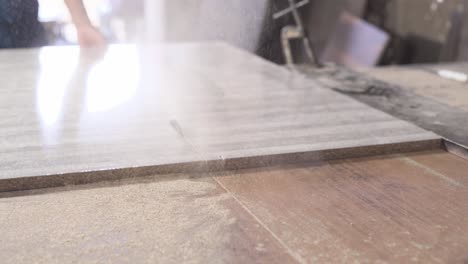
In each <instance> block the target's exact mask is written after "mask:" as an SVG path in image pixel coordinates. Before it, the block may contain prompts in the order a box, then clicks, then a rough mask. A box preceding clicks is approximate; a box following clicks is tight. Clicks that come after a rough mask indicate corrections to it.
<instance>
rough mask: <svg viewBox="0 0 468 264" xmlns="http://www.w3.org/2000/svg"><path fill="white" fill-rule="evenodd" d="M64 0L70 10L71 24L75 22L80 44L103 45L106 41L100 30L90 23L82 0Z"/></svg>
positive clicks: (85, 45) (87, 45)
mask: <svg viewBox="0 0 468 264" xmlns="http://www.w3.org/2000/svg"><path fill="white" fill-rule="evenodd" d="M64 1H65V4H66V5H67V7H68V10H69V11H70V15H71V18H72V21H73V24H75V27H76V32H77V34H78V43H79V44H80V46H84V47H89V46H101V45H105V43H106V41H105V39H104V37H103V36H102V34H101V32H99V30H98V29H97V28H95V27H94V26H93V25H92V24H91V21H90V20H89V17H88V14H87V13H86V9H85V7H84V5H83V2H82V0H64Z"/></svg>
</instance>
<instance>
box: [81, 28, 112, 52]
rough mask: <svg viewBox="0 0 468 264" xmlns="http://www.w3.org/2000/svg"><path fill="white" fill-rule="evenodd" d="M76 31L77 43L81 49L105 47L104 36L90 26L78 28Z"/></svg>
mask: <svg viewBox="0 0 468 264" xmlns="http://www.w3.org/2000/svg"><path fill="white" fill-rule="evenodd" d="M76 30H77V35H78V43H79V44H80V46H81V47H95V46H98V47H102V46H105V45H106V40H105V39H104V36H103V35H102V34H101V32H99V30H98V29H97V28H95V27H93V26H92V25H86V26H78V27H77V28H76Z"/></svg>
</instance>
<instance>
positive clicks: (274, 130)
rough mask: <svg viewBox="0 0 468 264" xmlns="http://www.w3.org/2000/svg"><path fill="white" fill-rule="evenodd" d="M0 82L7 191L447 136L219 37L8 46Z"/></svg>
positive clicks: (401, 148)
mask: <svg viewBox="0 0 468 264" xmlns="http://www.w3.org/2000/svg"><path fill="white" fill-rule="evenodd" d="M0 82H1V83H2V85H1V86H0V93H1V94H2V96H1V97H0V128H1V129H0V140H1V142H0V156H1V159H0V168H1V169H0V191H8V190H20V189H33V188H44V187H51V186H61V185H66V184H73V183H86V182H91V181H97V180H109V179H112V178H113V177H115V178H121V177H128V175H129V174H131V175H132V176H136V175H137V174H143V175H148V174H151V173H154V172H160V171H163V172H174V171H180V170H185V171H193V170H195V169H200V168H201V169H212V168H217V169H226V168H227V169H232V168H246V167H256V166H265V165H275V164H280V163H287V162H299V161H306V160H309V161H310V160H312V161H313V160H328V159H337V158H346V157H357V156H364V155H373V154H382V153H395V152H398V153H400V152H407V151H415V150H427V149H434V148H438V147H439V143H440V142H439V137H438V136H436V135H435V134H433V133H431V132H427V131H425V130H423V129H420V128H418V127H416V126H415V125H412V124H410V123H407V122H404V121H401V120H399V119H396V118H393V117H391V116H390V115H387V114H385V113H383V112H380V111H378V110H375V109H373V108H370V107H368V106H366V105H364V104H362V103H360V102H357V101H354V100H352V99H349V98H347V97H346V96H343V95H340V94H338V93H335V92H333V91H330V90H328V89H324V88H323V87H322V86H321V85H320V84H318V83H316V82H315V81H314V80H308V79H305V78H303V77H302V76H301V75H299V74H297V73H294V72H291V71H288V70H287V69H285V68H282V67H279V66H277V65H274V64H271V63H269V62H266V61H264V60H262V59H260V58H258V57H256V56H254V55H251V54H249V53H247V52H243V51H241V50H238V49H236V48H233V47H230V46H228V45H225V44H221V43H217V44H180V45H175V44H174V45H167V46H157V47H155V46H153V47H138V46H125V45H122V46H119V45H117V46H110V47H109V48H108V49H107V50H106V51H104V52H97V51H92V50H91V51H90V50H84V51H83V50H82V51H80V50H79V49H78V48H77V47H48V48H44V49H31V50H15V51H13V50H5V51H1V52H0Z"/></svg>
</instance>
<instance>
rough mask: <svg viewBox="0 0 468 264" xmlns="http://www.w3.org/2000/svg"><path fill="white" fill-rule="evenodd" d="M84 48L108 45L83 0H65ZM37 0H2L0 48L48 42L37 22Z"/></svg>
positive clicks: (0, 3) (26, 46)
mask: <svg viewBox="0 0 468 264" xmlns="http://www.w3.org/2000/svg"><path fill="white" fill-rule="evenodd" d="M64 1H65V4H66V5H67V7H68V10H69V11H70V14H71V18H72V21H73V23H74V25H75V27H76V32H77V34H78V42H79V44H80V46H82V47H88V46H102V45H105V39H104V37H103V35H102V34H101V33H100V32H99V30H98V29H97V28H95V27H94V26H93V25H92V24H91V21H90V20H89V17H88V14H87V13H86V9H85V7H84V5H83V2H82V0H64ZM38 11H39V4H38V1H37V0H0V48H28V47H38V46H42V45H45V44H47V43H46V38H45V34H44V29H43V28H42V25H41V24H40V22H39V21H38Z"/></svg>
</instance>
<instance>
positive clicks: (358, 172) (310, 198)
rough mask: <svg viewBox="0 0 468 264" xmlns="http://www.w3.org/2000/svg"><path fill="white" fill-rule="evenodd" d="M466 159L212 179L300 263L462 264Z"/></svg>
mask: <svg viewBox="0 0 468 264" xmlns="http://www.w3.org/2000/svg"><path fill="white" fill-rule="evenodd" d="M467 164H468V163H467V162H466V161H465V160H460V159H459V158H457V157H455V156H453V155H450V154H448V153H445V152H444V153H443V152H436V153H427V154H417V155H416V154H414V155H408V156H406V155H395V156H392V157H376V158H365V159H356V160H346V161H337V162H328V163H325V164H317V165H315V166H291V167H289V168H285V167H283V168H279V169H268V170H266V169H259V170H250V171H243V172H239V173H237V174H226V175H224V176H218V177H216V179H217V180H218V181H219V182H220V184H221V185H222V186H223V187H224V188H226V190H228V191H229V192H231V193H232V194H233V195H234V196H235V197H236V199H238V200H239V202H240V203H241V204H243V205H244V206H245V207H246V208H248V210H250V211H251V212H252V213H253V214H255V215H256V216H257V218H258V219H259V221H261V222H262V223H263V224H264V225H265V226H266V227H267V228H269V229H270V230H271V231H272V232H273V233H275V234H276V235H277V236H278V238H279V239H281V240H282V241H283V242H284V243H285V244H286V245H287V246H288V247H289V248H291V249H292V250H293V252H294V253H295V254H297V256H299V258H300V259H302V260H303V262H304V263H306V262H308V263H324V262H333V263H350V262H360V263H380V262H381V263H385V262H390V263H392V262H398V263H403V262H405V263H406V262H420V263H421V262H422V263H439V262H442V263H464V262H466V261H467V259H468V250H467V249H468V237H467V236H466V235H465V234H466V233H467V232H468V222H467V221H466V218H467V217H468V204H467V203H466V201H467V199H468V189H467V185H466V183H467V180H468V174H467V173H466V166H467Z"/></svg>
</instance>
